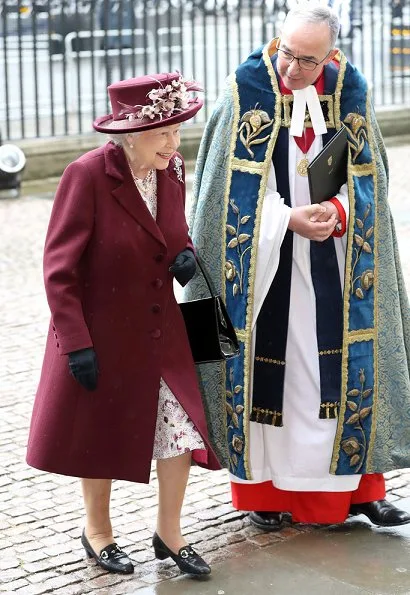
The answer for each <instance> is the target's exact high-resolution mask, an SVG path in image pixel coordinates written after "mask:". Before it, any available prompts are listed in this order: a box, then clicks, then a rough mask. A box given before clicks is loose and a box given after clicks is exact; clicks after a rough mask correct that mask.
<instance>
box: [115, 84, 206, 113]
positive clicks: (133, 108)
mask: <svg viewBox="0 0 410 595" xmlns="http://www.w3.org/2000/svg"><path fill="white" fill-rule="evenodd" d="M157 82H158V83H159V85H160V86H159V87H158V88H157V89H152V90H151V91H150V92H149V93H148V94H147V98H148V100H149V102H147V103H146V104H145V105H127V104H126V103H122V102H121V101H119V102H118V103H119V104H120V105H121V107H122V110H121V111H120V112H119V115H121V116H125V117H126V118H127V119H128V120H129V121H132V120H143V119H145V118H149V119H150V120H154V119H156V118H159V119H160V120H162V119H163V118H169V117H171V116H172V115H174V114H175V113H177V112H183V111H184V110H186V109H188V107H189V106H190V104H192V103H193V102H195V101H197V100H198V99H197V98H194V99H190V95H189V92H190V91H203V88H202V87H201V86H200V85H199V84H198V83H196V82H195V81H185V79H183V78H182V76H180V77H179V79H176V80H173V81H171V83H169V84H168V85H165V86H164V85H163V84H162V83H161V81H157Z"/></svg>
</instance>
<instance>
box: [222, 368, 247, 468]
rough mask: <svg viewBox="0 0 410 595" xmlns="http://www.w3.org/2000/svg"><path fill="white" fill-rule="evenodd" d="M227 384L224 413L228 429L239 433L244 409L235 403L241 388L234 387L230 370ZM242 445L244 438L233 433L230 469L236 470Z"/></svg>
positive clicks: (241, 405) (238, 385) (241, 453)
mask: <svg viewBox="0 0 410 595" xmlns="http://www.w3.org/2000/svg"><path fill="white" fill-rule="evenodd" d="M229 384H230V390H227V391H226V413H227V416H228V429H231V430H233V431H234V432H235V431H239V428H240V425H241V424H240V418H241V416H243V412H244V409H245V407H244V406H243V404H242V403H235V397H236V395H239V394H240V393H241V392H242V391H243V386H241V385H240V384H237V385H236V386H234V382H233V371H232V369H231V370H230V372H229ZM242 399H243V396H242V397H240V400H242ZM242 426H243V423H242ZM243 445H244V437H243V436H241V435H240V434H239V433H234V435H233V437H232V440H231V446H232V450H233V451H234V452H233V453H232V454H231V453H230V455H229V460H230V464H231V468H232V469H236V468H237V467H238V463H239V458H238V457H242V456H243Z"/></svg>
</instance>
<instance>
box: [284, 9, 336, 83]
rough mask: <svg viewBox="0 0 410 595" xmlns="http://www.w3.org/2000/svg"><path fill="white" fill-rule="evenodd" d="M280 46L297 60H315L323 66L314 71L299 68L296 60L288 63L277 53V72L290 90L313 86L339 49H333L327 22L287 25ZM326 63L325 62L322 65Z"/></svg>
mask: <svg viewBox="0 0 410 595" xmlns="http://www.w3.org/2000/svg"><path fill="white" fill-rule="evenodd" d="M278 47H279V48H280V49H282V50H284V51H286V52H289V53H290V54H292V55H293V56H295V57H296V58H304V59H306V60H313V61H314V62H317V63H319V62H320V64H319V65H318V66H316V67H315V68H314V70H304V69H302V68H300V66H299V64H298V62H297V60H293V62H291V63H290V64H289V62H288V61H286V60H285V58H284V57H283V55H282V52H278V61H277V69H278V72H279V75H280V77H281V78H282V80H283V83H284V84H285V87H287V88H288V89H290V90H291V91H293V90H297V89H304V88H305V87H308V86H309V85H312V84H313V83H314V82H315V81H316V79H317V78H318V76H319V75H320V73H321V72H322V70H323V67H324V66H325V65H326V64H328V63H329V62H330V61H331V60H332V59H333V58H334V56H335V55H336V53H337V50H334V49H333V50H331V48H330V32H329V27H328V25H327V23H318V24H314V23H302V22H297V21H293V22H292V21H291V22H289V23H285V27H284V30H283V32H282V35H281V37H280V42H279V44H278ZM322 60H323V62H322Z"/></svg>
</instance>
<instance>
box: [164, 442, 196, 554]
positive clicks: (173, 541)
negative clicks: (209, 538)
mask: <svg viewBox="0 0 410 595" xmlns="http://www.w3.org/2000/svg"><path fill="white" fill-rule="evenodd" d="M190 467H191V452H187V453H184V454H183V455H179V456H177V457H171V458H168V459H157V475H158V483H159V498H158V499H159V504H158V518H157V533H158V535H159V536H160V538H161V539H162V540H163V541H164V543H166V545H167V546H168V547H169V548H170V549H171V550H172V551H173V552H174V553H177V552H178V550H179V549H180V548H181V547H183V546H184V545H186V543H187V542H186V541H185V539H184V538H183V537H182V534H181V523H180V521H181V508H182V504H183V501H184V495H185V489H186V485H187V482H188V477H189V470H190Z"/></svg>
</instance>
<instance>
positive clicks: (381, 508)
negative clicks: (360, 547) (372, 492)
mask: <svg viewBox="0 0 410 595" xmlns="http://www.w3.org/2000/svg"><path fill="white" fill-rule="evenodd" d="M349 513H350V514H352V515H357V514H364V515H366V516H367V518H368V519H369V520H370V521H371V522H372V523H373V524H374V525H378V526H379V527H398V526H399V525H407V523H410V514H409V513H408V512H405V511H404V510H400V509H398V508H397V507H396V506H394V505H393V504H391V503H390V502H388V501H387V500H374V502H364V503H363V504H352V505H351V506H350V510H349Z"/></svg>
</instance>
